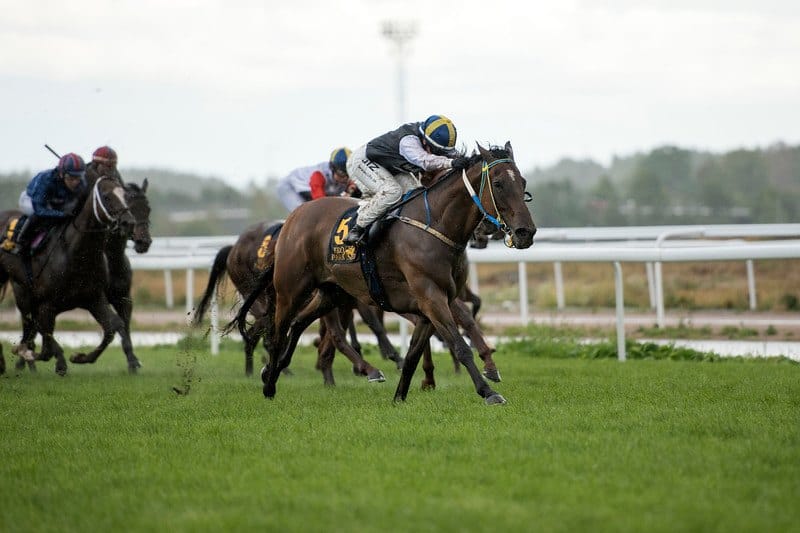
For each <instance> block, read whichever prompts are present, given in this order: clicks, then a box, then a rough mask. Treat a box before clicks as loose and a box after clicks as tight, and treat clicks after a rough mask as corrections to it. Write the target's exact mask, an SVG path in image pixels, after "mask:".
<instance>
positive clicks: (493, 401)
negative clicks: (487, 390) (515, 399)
mask: <svg viewBox="0 0 800 533" xmlns="http://www.w3.org/2000/svg"><path fill="white" fill-rule="evenodd" d="M483 401H484V402H485V403H486V405H504V404H505V403H506V399H505V398H503V397H502V396H501V395H499V394H497V393H496V392H495V393H494V394H492V395H491V396H487V397H486V398H484V400H483Z"/></svg>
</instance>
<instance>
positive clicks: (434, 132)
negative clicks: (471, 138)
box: [419, 115, 456, 152]
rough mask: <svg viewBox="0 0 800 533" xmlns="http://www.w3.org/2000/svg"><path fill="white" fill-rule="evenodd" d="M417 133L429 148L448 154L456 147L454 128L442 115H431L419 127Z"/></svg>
mask: <svg viewBox="0 0 800 533" xmlns="http://www.w3.org/2000/svg"><path fill="white" fill-rule="evenodd" d="M419 132H420V133H421V134H422V136H423V138H424V139H425V142H427V143H428V144H429V145H430V146H431V148H434V149H436V150H440V151H443V152H449V151H451V150H453V149H454V148H455V146H456V127H455V126H454V125H453V122H452V121H451V120H450V119H449V118H447V117H446V116H444V115H431V116H429V117H428V118H427V119H426V120H425V122H423V123H422V124H420V125H419Z"/></svg>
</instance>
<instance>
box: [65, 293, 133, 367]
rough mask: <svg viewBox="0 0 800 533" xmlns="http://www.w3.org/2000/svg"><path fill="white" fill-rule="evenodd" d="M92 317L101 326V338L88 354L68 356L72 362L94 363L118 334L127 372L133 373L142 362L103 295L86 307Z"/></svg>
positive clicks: (119, 319)
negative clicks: (126, 364) (126, 363)
mask: <svg viewBox="0 0 800 533" xmlns="http://www.w3.org/2000/svg"><path fill="white" fill-rule="evenodd" d="M88 310H89V312H90V313H91V314H92V316H93V317H94V319H95V320H96V321H97V322H98V323H99V324H100V326H101V327H102V328H103V339H102V340H101V342H100V344H99V345H98V346H97V348H95V349H94V350H92V351H91V352H89V353H88V354H75V355H73V356H72V357H70V361H72V362H73V363H94V362H95V361H97V359H98V358H99V357H100V355H101V354H102V353H103V351H104V350H105V349H106V347H107V346H108V345H109V344H110V343H111V341H112V340H113V339H114V334H115V333H117V334H119V337H120V340H121V342H122V350H123V351H124V352H125V358H126V359H127V360H128V372H129V373H131V374H135V373H136V372H137V370H138V369H139V368H141V366H142V364H141V363H140V362H139V359H137V358H136V355H134V353H133V343H132V342H131V336H130V333H129V332H128V330H127V328H126V327H125V323H124V322H123V321H122V319H121V318H120V317H119V315H118V314H117V313H115V312H114V311H113V310H112V309H111V307H110V306H109V305H108V301H107V300H106V299H105V297H104V296H103V297H101V298H100V299H99V300H98V301H97V302H96V303H95V304H94V305H92V306H90V307H89V308H88Z"/></svg>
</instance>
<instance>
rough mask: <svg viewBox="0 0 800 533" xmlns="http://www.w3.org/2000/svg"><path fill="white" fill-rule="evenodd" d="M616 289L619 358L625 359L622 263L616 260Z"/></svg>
mask: <svg viewBox="0 0 800 533" xmlns="http://www.w3.org/2000/svg"><path fill="white" fill-rule="evenodd" d="M614 289H615V291H614V292H615V299H616V307H617V359H618V360H620V361H625V359H626V354H625V298H624V295H623V286H622V265H621V264H620V262H619V261H614Z"/></svg>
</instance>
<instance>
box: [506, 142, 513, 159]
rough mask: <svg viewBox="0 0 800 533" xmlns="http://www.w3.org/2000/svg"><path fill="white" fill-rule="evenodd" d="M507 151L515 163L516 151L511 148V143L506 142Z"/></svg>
mask: <svg viewBox="0 0 800 533" xmlns="http://www.w3.org/2000/svg"><path fill="white" fill-rule="evenodd" d="M505 149H506V152H508V157H510V158H511V160H512V161H513V160H514V149H513V148H511V141H506V146H505Z"/></svg>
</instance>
